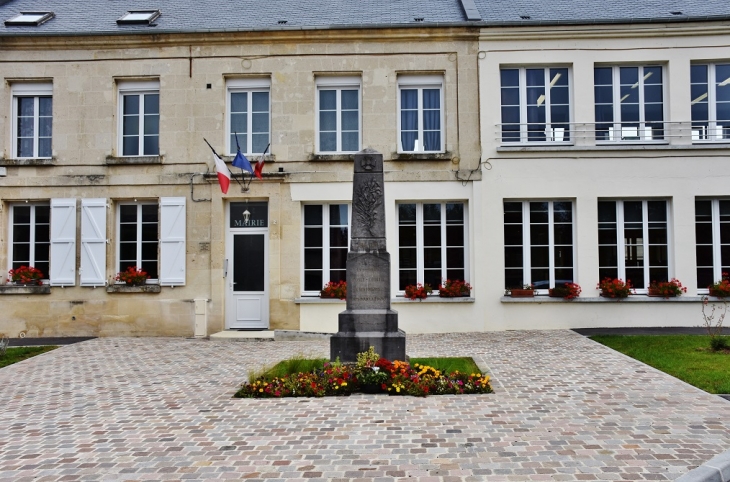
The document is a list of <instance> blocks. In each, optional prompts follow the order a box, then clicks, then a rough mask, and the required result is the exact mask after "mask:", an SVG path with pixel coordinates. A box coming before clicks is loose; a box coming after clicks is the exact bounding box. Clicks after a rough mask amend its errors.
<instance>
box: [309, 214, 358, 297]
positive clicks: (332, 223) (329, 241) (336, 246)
mask: <svg viewBox="0 0 730 482" xmlns="http://www.w3.org/2000/svg"><path fill="white" fill-rule="evenodd" d="M303 209H304V291H305V292H308V293H311V294H319V292H320V291H321V290H322V288H323V287H324V285H325V284H327V283H329V282H330V281H333V282H337V281H347V250H348V247H349V238H350V218H349V213H350V207H349V205H348V204H344V203H343V204H305V205H304V207H303Z"/></svg>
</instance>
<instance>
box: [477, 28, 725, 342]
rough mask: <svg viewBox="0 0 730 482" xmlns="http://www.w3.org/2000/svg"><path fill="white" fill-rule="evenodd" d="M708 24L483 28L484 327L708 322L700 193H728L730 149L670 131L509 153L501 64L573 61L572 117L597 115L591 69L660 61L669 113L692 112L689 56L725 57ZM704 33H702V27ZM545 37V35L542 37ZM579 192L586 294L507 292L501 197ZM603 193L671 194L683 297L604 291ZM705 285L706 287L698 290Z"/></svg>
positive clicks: (480, 258)
mask: <svg viewBox="0 0 730 482" xmlns="http://www.w3.org/2000/svg"><path fill="white" fill-rule="evenodd" d="M714 31H716V30H713V29H712V28H709V26H704V27H702V28H698V27H696V26H694V27H693V26H686V25H685V26H681V27H680V26H667V25H664V26H659V25H657V26H645V27H636V28H630V29H624V28H620V27H591V28H590V29H572V31H571V32H568V31H567V30H566V31H565V32H563V31H561V30H560V29H557V28H550V29H548V28H545V29H544V30H540V29H504V30H503V31H502V30H500V31H497V30H488V31H486V30H485V31H484V32H483V36H482V41H481V42H480V53H479V58H480V60H479V69H480V109H481V120H482V122H481V131H482V147H483V162H485V168H484V169H483V173H482V174H483V178H482V181H481V182H477V183H474V189H475V193H474V198H475V201H476V202H477V203H478V208H477V210H478V212H479V215H478V217H477V219H476V220H475V230H476V231H477V235H476V239H477V241H476V245H477V246H478V249H475V250H474V251H475V256H476V258H475V260H474V261H475V262H474V264H475V265H476V267H477V269H476V270H475V273H474V276H473V279H474V284H475V285H476V286H477V287H478V288H479V290H478V291H477V292H476V293H477V294H476V296H477V302H476V304H477V305H478V306H479V307H480V308H482V310H481V312H480V316H481V317H482V320H483V324H484V329H485V330H506V329H554V328H577V327H624V326H698V325H700V324H702V321H703V320H702V316H701V305H700V297H699V296H698V292H697V289H698V287H697V282H696V257H695V256H696V255H695V227H694V224H695V219H694V216H695V208H694V202H695V198H696V197H712V198H718V197H728V196H730V169H729V168H730V164H729V163H730V157H729V155H730V149H729V148H730V145H728V144H725V145H713V146H693V145H691V140H690V139H687V138H684V139H682V138H671V139H669V142H668V143H667V144H666V145H663V146H658V147H655V146H648V147H647V146H639V145H634V146H630V147H626V146H616V147H613V146H611V147H600V146H596V144H595V141H593V140H592V139H588V140H578V141H576V144H575V145H574V146H567V147H558V148H534V146H530V147H525V148H524V149H519V148H516V149H512V150H510V149H504V148H501V145H500V144H499V143H498V141H497V139H496V136H497V124H498V123H499V122H501V120H500V117H501V116H500V77H499V69H500V66H501V65H504V66H510V67H515V66H543V67H545V66H553V65H559V66H566V65H567V66H570V68H571V69H572V72H571V74H570V77H571V78H570V86H571V95H572V97H571V111H572V121H573V122H576V123H579V124H580V123H589V124H591V123H593V122H594V95H593V68H594V66H595V65H596V64H602V65H627V64H628V65H631V64H634V65H657V64H660V65H664V66H665V69H666V70H665V76H664V86H665V96H664V104H665V120H666V121H669V122H688V121H689V120H690V100H691V99H690V90H689V78H690V75H689V70H690V63H691V62H692V61H713V60H718V61H721V60H724V61H727V59H728V57H730V51H729V50H728V48H727V41H728V38H729V37H728V36H727V35H722V36H720V35H713V34H712V32H714ZM701 32H705V34H700V33H701ZM538 39H539V40H538ZM555 199H560V200H571V201H573V203H574V226H575V233H576V236H575V239H574V246H575V249H576V257H575V281H576V282H577V283H578V284H580V285H581V287H582V288H583V294H582V295H581V300H577V301H572V302H570V301H565V302H564V301H554V300H544V299H543V301H545V302H537V300H530V301H524V302H520V301H516V300H513V299H509V298H504V297H503V293H504V269H505V268H504V265H505V258H504V229H503V201H504V200H555ZM599 199H609V200H610V199H636V200H639V199H666V200H667V201H668V202H669V265H670V268H669V275H670V277H676V278H678V279H679V280H681V282H682V283H683V284H684V285H685V286H686V287H687V288H688V293H687V294H686V295H684V296H683V297H681V298H678V299H677V300H671V301H665V300H662V299H660V298H651V299H649V298H647V297H646V296H635V297H632V299H630V300H627V301H621V302H616V301H613V300H603V299H601V298H598V291H597V290H596V289H595V286H596V283H597V282H598V278H599V276H598V227H597V217H598V216H597V202H598V200H599ZM700 288H702V287H700Z"/></svg>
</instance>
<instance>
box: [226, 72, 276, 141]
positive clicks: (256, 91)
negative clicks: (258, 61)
mask: <svg viewBox="0 0 730 482" xmlns="http://www.w3.org/2000/svg"><path fill="white" fill-rule="evenodd" d="M226 85H227V88H228V112H229V117H228V146H227V148H228V153H229V154H235V153H236V151H237V146H236V136H238V145H240V146H241V152H242V153H244V154H263V152H264V151H265V150H266V147H267V146H268V145H269V142H270V131H271V129H270V126H271V116H270V112H271V108H270V105H271V100H270V89H271V83H270V81H269V79H230V80H228V82H227V84H226Z"/></svg>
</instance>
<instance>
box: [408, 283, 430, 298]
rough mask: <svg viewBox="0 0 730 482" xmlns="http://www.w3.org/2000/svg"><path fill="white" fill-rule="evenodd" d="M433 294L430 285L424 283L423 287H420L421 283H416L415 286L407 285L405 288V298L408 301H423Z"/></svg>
mask: <svg viewBox="0 0 730 482" xmlns="http://www.w3.org/2000/svg"><path fill="white" fill-rule="evenodd" d="M431 293H433V289H432V288H431V285H429V284H428V283H426V284H425V285H422V284H421V283H418V284H417V285H408V286H406V294H405V296H406V298H408V299H409V300H419V301H420V300H425V299H426V297H427V296H428V295H430V294H431Z"/></svg>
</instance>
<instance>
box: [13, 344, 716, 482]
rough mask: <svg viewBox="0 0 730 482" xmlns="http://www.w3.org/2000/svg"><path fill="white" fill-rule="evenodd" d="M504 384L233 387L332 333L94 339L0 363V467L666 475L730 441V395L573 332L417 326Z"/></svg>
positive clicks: (380, 477)
mask: <svg viewBox="0 0 730 482" xmlns="http://www.w3.org/2000/svg"><path fill="white" fill-rule="evenodd" d="M407 343H408V346H407V351H408V354H409V355H410V356H428V355H433V356H455V355H471V356H473V357H474V359H475V360H476V361H477V363H479V364H480V365H481V366H482V367H483V368H487V367H488V368H489V370H490V371H491V373H492V376H493V385H494V388H495V390H496V393H494V394H490V395H469V396H461V397H457V396H431V397H428V398H413V397H388V396H387V395H353V396H351V397H342V398H324V399H296V398H295V399H283V400H239V399H232V398H231V395H232V394H233V393H234V391H235V390H236V388H237V386H238V385H239V383H240V382H241V381H243V380H244V378H245V375H246V371H247V370H248V369H251V368H257V367H260V366H261V365H262V364H263V363H265V362H273V361H278V360H279V359H282V358H285V357H288V356H290V355H295V354H302V355H319V356H326V354H327V353H328V347H329V344H328V342H326V341H306V342H241V343H212V342H208V341H204V340H185V339H170V338H166V339H159V338H157V339H156V338H102V339H95V340H90V341H86V342H83V343H78V344H75V345H69V346H64V347H61V348H59V349H57V350H54V351H52V352H50V353H48V354H45V355H42V356H39V357H35V358H32V359H30V360H26V361H24V362H21V363H19V364H16V365H13V366H10V367H7V368H3V369H0V387H2V388H1V389H0V480H2V481H10V480H12V481H14V482H25V481H38V482H39V481H76V480H80V481H86V480H88V481H97V480H128V481H132V480H135V481H143V480H144V481H152V480H160V481H162V480H165V481H167V480H201V481H202V480H220V479H236V480H240V479H247V480H269V481H273V480H281V481H285V480H286V481H296V480H304V479H308V480H376V481H390V480H409V481H412V480H422V481H436V480H443V481H451V480H454V481H456V480H489V481H503V480H514V481H528V480H564V481H572V480H673V479H675V478H677V477H679V476H680V475H681V474H683V473H685V472H686V471H688V470H689V469H691V468H693V467H695V466H697V465H699V464H701V463H702V462H704V461H706V460H709V459H710V458H712V457H713V456H715V455H716V454H718V453H720V452H723V451H725V450H727V449H728V448H730V402H728V401H726V400H723V399H721V398H719V397H717V396H713V395H709V394H706V393H704V392H702V391H700V390H697V389H695V388H693V387H690V386H689V385H686V384H684V383H682V382H680V381H677V380H676V379H674V378H672V377H669V376H667V375H664V374H662V373H660V372H658V371H656V370H654V369H652V368H649V367H647V366H645V365H642V364H641V363H638V362H636V361H633V360H631V359H629V358H627V357H624V356H623V355H620V354H618V353H615V352H613V351H611V350H609V349H608V348H605V347H603V346H601V345H598V344H596V343H594V342H592V341H591V340H588V339H586V338H583V337H582V336H580V335H578V334H575V333H572V332H569V331H548V332H501V333H480V334H474V333H470V334H449V335H409V337H408V341H407Z"/></svg>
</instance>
